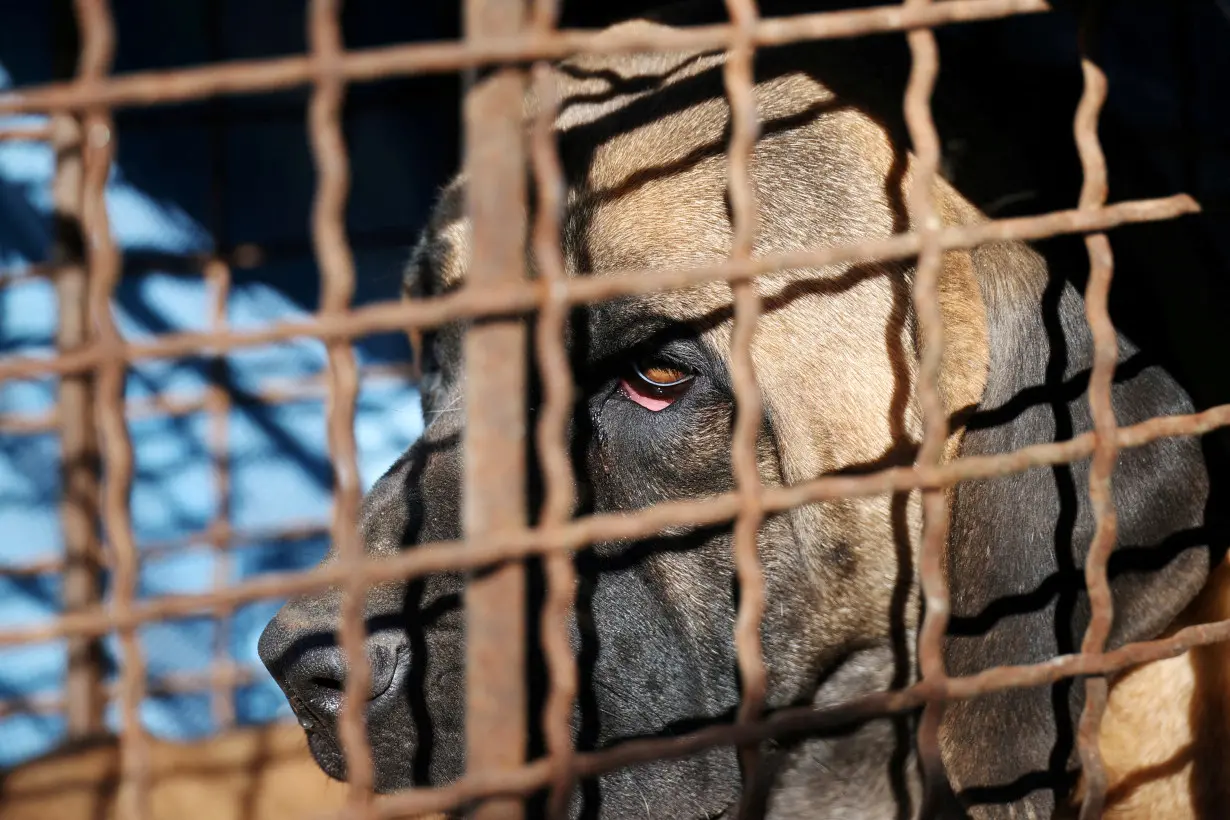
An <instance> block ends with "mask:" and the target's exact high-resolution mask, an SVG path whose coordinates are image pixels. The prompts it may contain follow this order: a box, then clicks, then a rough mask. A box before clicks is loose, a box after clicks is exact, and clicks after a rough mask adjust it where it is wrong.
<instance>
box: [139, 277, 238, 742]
mask: <svg viewBox="0 0 1230 820" xmlns="http://www.w3.org/2000/svg"><path fill="white" fill-rule="evenodd" d="M205 278H206V280H207V281H208V282H209V284H210V288H211V290H212V291H213V294H212V299H211V301H212V303H213V304H212V305H211V306H210V317H209V321H210V325H211V327H212V329H213V330H215V331H217V330H224V329H225V328H226V309H227V303H228V301H229V299H230V291H231V270H230V268H229V267H228V266H227V265H226V264H225V263H223V262H221V261H215V262H213V263H211V264H210V266H209V268H208V269H207V270H206V274H205ZM210 370H211V372H212V378H211V380H210V385H209V387H208V389H207V390H206V395H205V406H206V409H207V410H208V412H209V457H210V462H211V463H212V467H213V476H214V495H215V496H216V497H217V500H216V502H215V504H216V507H215V511H214V517H213V521H212V522H211V524H210V527H209V533H210V547H211V548H212V551H213V562H214V567H213V570H214V571H213V578H214V588H215V589H220V588H221V587H224V586H226V584H227V582H228V581H229V580H230V577H231V572H232V570H233V568H234V566H233V565H234V562H233V561H231V558H230V552H229V547H230V540H229V538H228V536H227V532H226V530H227V528H228V525H229V522H230V520H231V502H230V497H231V472H230V458H229V456H228V450H229V447H228V444H229V442H230V426H231V418H230V416H231V398H230V392H229V391H228V390H227V389H226V375H227V364H226V359H225V358H224V357H222V356H218V357H215V358H214V359H213V360H212V361H211V362H210ZM146 557H148V554H147V556H146ZM232 615H234V611H233V610H223V611H222V612H219V613H218V614H217V616H216V617H215V619H214V647H213V649H214V661H215V664H216V665H217V666H219V667H221V666H223V665H225V664H227V663H229V662H230V655H231V647H230V643H231V617H232ZM211 701H212V706H213V712H214V720H215V721H216V723H217V724H218V726H219V727H221V728H228V727H230V726H231V725H233V724H234V722H235V687H234V686H230V685H227V682H226V681H224V680H222V679H219V680H218V681H217V684H216V686H215V687H214V689H213V691H212V692H211Z"/></svg>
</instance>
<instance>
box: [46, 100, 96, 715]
mask: <svg viewBox="0 0 1230 820" xmlns="http://www.w3.org/2000/svg"><path fill="white" fill-rule="evenodd" d="M51 123H52V125H53V127H52V144H51V147H52V150H53V152H54V154H55V179H54V181H53V182H52V201H53V203H54V208H55V213H56V216H57V219H56V226H57V227H56V233H55V239H54V243H55V244H54V246H53V249H52V259H53V265H52V267H53V268H55V270H56V273H55V279H54V282H55V290H56V303H57V312H58V315H59V323H58V325H57V327H56V350H57V352H59V353H64V352H66V351H70V350H75V349H78V348H80V347H82V346H83V345H86V344H88V343H89V338H90V319H91V317H90V305H89V299H88V298H87V297H88V289H89V279H88V275H87V274H88V272H87V270H86V266H85V260H84V259H82V258H81V254H82V243H81V231H82V221H81V208H82V202H81V198H82V194H83V193H84V191H83V189H82V170H83V169H82V145H81V123H80V122H79V121H78V118H77V117H76V116H74V115H72V114H58V115H56V116H55V117H53V118H52V120H51ZM94 403H95V396H94V374H93V373H89V372H87V373H80V374H77V375H75V376H70V377H66V378H64V379H61V380H60V383H59V394H58V396H57V398H56V405H55V406H56V414H55V419H54V420H53V424H52V425H49V429H51V430H58V432H59V434H60V477H61V478H60V481H61V484H60V486H61V488H62V491H61V502H60V520H61V526H62V533H63V540H64V550H63V555H64V557H63V559H62V560H60V561H57V564H58V565H59V567H60V568H61V569H62V570H63V578H62V592H61V602H62V605H63V609H64V611H65V612H81V611H88V610H90V609H92V608H95V607H97V606H98V605H99V604H100V603H101V600H102V594H103V590H102V578H101V573H100V571H99V569H100V565H101V563H102V544H101V543H100V541H99V529H98V519H99V513H100V512H101V509H102V475H101V465H100V464H99V454H98V432H97V430H96V429H95V425H94ZM67 648H68V659H67V670H66V673H65V680H64V689H65V693H66V700H67V705H66V709H65V711H64V718H65V724H66V729H67V731H68V736H69V737H70V738H81V737H89V736H91V735H95V734H97V733H98V732H99V731H100V730H101V729H102V727H103V707H104V704H103V696H102V694H103V693H102V680H103V670H102V664H101V659H102V646H101V644H100V642H99V639H98V638H97V637H87V638H76V639H73V640H70V641H69V642H68V647H67Z"/></svg>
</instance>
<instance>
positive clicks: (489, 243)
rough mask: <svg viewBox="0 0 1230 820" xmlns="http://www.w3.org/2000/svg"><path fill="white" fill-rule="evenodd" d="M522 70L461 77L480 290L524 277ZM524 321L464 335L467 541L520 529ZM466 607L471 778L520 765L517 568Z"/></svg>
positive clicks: (474, 278) (506, 19) (513, 17)
mask: <svg viewBox="0 0 1230 820" xmlns="http://www.w3.org/2000/svg"><path fill="white" fill-rule="evenodd" d="M464 9H465V32H466V38H467V39H468V40H470V41H474V40H479V39H482V38H483V37H492V36H499V35H510V34H515V33H517V32H520V31H521V30H523V29H524V28H525V26H526V23H527V19H526V17H527V6H526V3H525V2H524V0H466V3H465V6H464ZM524 91H525V72H524V71H523V70H521V69H520V68H514V67H508V68H499V69H496V70H494V71H492V72H491V73H490V74H488V75H487V76H485V77H483V78H482V79H476V78H475V77H474V76H473V75H471V76H470V77H469V89H468V91H467V94H466V100H465V131H464V134H465V168H466V170H465V176H466V206H467V211H468V214H469V217H470V221H471V231H472V236H473V241H472V244H473V250H472V256H471V261H470V269H469V272H468V279H467V282H466V287H467V288H473V289H479V288H489V287H492V286H497V285H500V284H503V283H508V282H516V281H519V280H521V279H523V278H524V276H525V230H526V215H525V172H526V168H525V145H524V133H523V122H524V109H523V105H524V103H523V95H524ZM527 341H528V339H527V334H526V328H525V323H524V320H523V319H521V318H498V317H496V318H490V319H484V320H480V321H475V322H474V323H473V324H472V325H470V327H469V329H468V330H467V332H466V337H465V344H464V355H465V367H466V430H465V484H464V490H463V493H462V495H463V498H462V503H463V508H464V512H463V525H464V530H465V536H466V539H467V540H468V541H470V542H472V543H473V542H480V541H481V539H482V537H483V535H484V534H486V533H490V532H493V531H497V530H509V529H513V528H517V527H522V526H524V525H525V520H526V478H525V467H526V465H525V457H526V452H525V449H526V442H525V433H526V420H525V396H526V376H525V351H526V349H527ZM465 601H466V760H467V769H468V770H469V771H471V772H475V771H482V770H485V769H491V770H498V769H511V768H513V767H516V766H518V765H519V764H521V763H522V762H523V761H524V758H525V745H526V715H525V713H526V709H527V702H526V697H527V695H526V688H525V619H524V615H523V613H524V611H525V570H524V567H523V566H521V564H520V563H512V564H509V565H505V566H500V567H496V568H493V569H491V570H490V571H484V572H481V573H473V574H471V576H470V578H469V580H468V584H467V587H466V593H465ZM523 815H524V810H523V807H522V805H521V804H520V802H519V801H517V800H516V799H512V798H500V799H497V800H491V801H488V802H486V803H485V804H484V805H482V806H480V807H479V808H478V809H477V811H476V814H475V816H476V817H478V818H479V820H494V819H495V818H500V820H510V819H511V818H520V817H522V816H523Z"/></svg>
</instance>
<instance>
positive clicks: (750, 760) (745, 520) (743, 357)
mask: <svg viewBox="0 0 1230 820" xmlns="http://www.w3.org/2000/svg"><path fill="white" fill-rule="evenodd" d="M726 9H727V12H728V14H729V15H730V19H731V22H732V23H733V25H734V36H733V38H732V41H731V45H730V48H729V49H728V50H727V52H726V61H725V63H724V65H723V68H722V79H723V83H724V84H725V88H726V95H727V98H728V99H729V101H730V111H731V137H730V145H729V147H728V150H727V168H728V171H727V175H728V181H727V187H728V190H729V192H730V206H731V208H730V210H731V223H732V224H731V228H732V232H733V235H732V237H731V248H730V258H731V259H732V260H734V261H742V260H746V259H750V258H751V256H752V251H753V246H754V243H755V239H756V224H757V211H756V192H755V189H754V188H753V185H752V178H751V163H752V152H753V151H754V150H755V148H756V139H757V137H758V136H759V133H760V127H759V122H758V119H757V112H756V96H755V89H754V80H755V77H754V74H753V61H754V58H755V46H754V45H753V41H752V35H753V32H754V30H755V27H756V22H757V19H758V17H759V12H758V10H757V8H756V4H755V2H754V0H726ZM730 288H731V293H732V296H733V298H734V308H735V312H734V328H733V330H732V332H731V340H730V375H731V381H732V383H733V386H734V392H735V427H734V432H733V437H732V441H731V467H732V470H733V473H734V479H735V487H736V489H737V491H738V493H739V514H738V516H737V517H736V519H735V525H734V559H735V575H736V577H737V579H738V582H739V605H738V612H737V614H736V619H735V635H734V638H735V656H736V658H737V659H738V665H739V676H740V679H741V683H742V698H741V700H740V703H739V712H738V715H737V720H738V721H739V722H740V723H749V722H753V721H755V720H757V719H759V717H760V713H761V710H762V709H763V708H764V699H765V690H766V688H767V677H768V676H767V673H766V671H765V666H764V657H763V653H762V648H761V644H760V627H761V621H762V620H763V618H764V598H765V592H764V572H763V568H762V567H761V564H760V551H759V544H758V536H759V533H760V525H761V523H762V522H763V521H764V508H763V503H762V494H763V487H762V485H761V478H760V463H759V459H758V457H757V451H758V448H757V444H758V442H759V438H760V430H761V425H762V418H763V415H764V411H763V407H762V400H761V395H760V386H759V384H758V383H757V381H756V367H755V363H754V361H753V358H752V341H753V338H754V336H755V333H756V324H757V320H758V319H759V318H760V296H759V295H758V294H757V293H756V283H755V282H754V281H753V280H750V279H743V280H740V281H738V282H734V283H731V285H730ZM739 757H740V762H741V764H742V767H743V781H744V786H745V788H744V797H745V799H746V798H748V797H750V795H751V788H750V786H751V783H752V782H753V779H754V778H755V776H756V767H757V761H758V759H759V744H755V743H751V744H747V745H745V746H743V747H742V748H741V749H740V755H739Z"/></svg>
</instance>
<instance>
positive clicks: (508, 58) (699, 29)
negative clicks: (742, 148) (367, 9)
mask: <svg viewBox="0 0 1230 820" xmlns="http://www.w3.org/2000/svg"><path fill="white" fill-rule="evenodd" d="M1049 10H1050V5H1049V4H1048V3H1046V2H1045V0H946V2H944V3H937V4H936V5H934V6H930V7H927V8H922V9H910V10H906V9H903V8H902V7H901V6H899V5H885V6H879V7H874V8H868V9H857V10H853V11H839V12H821V13H817V14H803V15H797V16H794V17H783V18H778V19H772V20H762V21H760V22H759V23H758V24H757V25H756V30H755V32H754V33H753V38H752V41H753V45H755V46H758V47H764V46H780V45H786V44H789V43H798V42H805V41H807V40H823V39H836V38H842V37H855V36H859V35H863V34H871V33H875V32H882V31H904V30H907V29H911V28H918V27H921V26H929V27H930V26H942V25H947V24H951V23H959V22H969V21H973V20H993V19H997V18H1001V17H1009V16H1013V15H1018V14H1036V13H1039V12H1044V11H1049ZM734 34H735V32H734V28H733V27H732V26H730V25H712V26H693V27H690V28H687V29H675V30H671V31H661V32H653V33H649V32H625V33H622V34H616V35H613V34H611V33H609V32H605V31H603V32H595V31H585V30H577V31H560V32H558V33H557V34H556V35H554V36H552V37H550V38H546V37H543V36H541V35H539V34H537V33H534V32H525V33H519V34H518V33H514V34H502V35H484V36H483V37H481V38H475V39H473V40H469V41H467V42H464V43H424V44H418V45H402V46H387V47H384V48H373V49H366V50H355V51H352V52H350V53H349V54H347V55H346V56H345V57H343V58H342V59H341V60H340V61H339V63H338V64H337V65H335V66H333V67H331V68H330V69H329V71H336V72H337V73H338V74H339V75H340V78H341V79H343V80H347V81H349V82H362V81H366V80H375V79H384V78H388V77H395V76H400V75H407V74H426V73H431V72H447V71H457V70H461V69H469V68H476V67H478V66H483V65H488V64H493V63H513V62H526V61H530V60H552V59H558V58H562V57H567V56H569V55H571V54H577V53H582V52H583V53H588V54H629V53H637V52H645V51H687V50H703V49H715V48H729V47H730V44H731V38H732V37H733V36H734ZM322 70H323V69H322V67H321V64H320V61H318V60H316V59H313V58H312V57H307V56H297V57H282V58H278V59H271V60H243V61H234V62H230V63H224V64H222V65H217V66H209V67H203V68H193V69H184V70H179V71H158V72H154V71H149V72H134V73H132V74H129V75H126V76H123V77H118V78H115V79H112V80H110V81H108V82H106V83H103V84H99V85H96V86H90V87H88V88H87V87H84V86H74V85H72V84H65V83H57V84H50V85H44V86H37V87H33V88H28V89H22V90H20V91H11V92H7V93H4V94H0V114H16V113H38V112H43V111H52V110H65V109H73V108H86V107H88V106H91V105H105V106H108V107H110V108H113V109H116V108H122V107H125V106H133V105H156V104H166V103H174V102H184V101H187V100H194V99H200V98H202V97H209V96H213V95H216V94H251V93H254V92H258V91H277V90H282V89H287V88H292V87H295V86H301V85H304V84H306V83H310V82H311V81H312V79H313V78H314V77H316V76H318V75H319V74H320V73H321V72H322Z"/></svg>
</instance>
